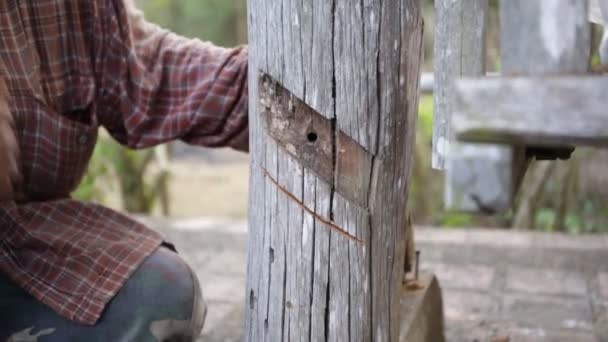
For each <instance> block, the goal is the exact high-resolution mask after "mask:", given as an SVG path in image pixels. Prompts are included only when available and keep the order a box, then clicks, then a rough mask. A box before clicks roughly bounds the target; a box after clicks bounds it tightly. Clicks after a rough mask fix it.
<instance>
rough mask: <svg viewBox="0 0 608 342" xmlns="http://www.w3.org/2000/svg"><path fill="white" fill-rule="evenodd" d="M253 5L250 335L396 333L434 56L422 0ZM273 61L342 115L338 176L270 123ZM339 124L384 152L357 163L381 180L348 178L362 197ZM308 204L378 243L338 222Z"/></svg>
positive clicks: (309, 99)
mask: <svg viewBox="0 0 608 342" xmlns="http://www.w3.org/2000/svg"><path fill="white" fill-rule="evenodd" d="M248 6H249V9H248V11H249V25H250V27H249V32H250V37H249V38H250V40H249V41H250V83H249V92H250V130H251V175H250V177H251V180H250V183H251V187H250V206H249V230H250V234H249V258H248V279H247V290H246V291H247V293H246V294H247V306H246V317H245V320H246V323H245V325H246V326H245V336H246V338H245V339H246V340H248V341H281V340H283V341H291V340H296V341H395V340H397V339H398V336H399V328H400V324H399V323H400V317H399V315H400V306H399V294H400V292H401V281H402V277H403V262H404V257H405V243H404V239H405V229H404V227H405V225H406V220H407V218H406V212H405V206H406V202H407V196H406V194H407V190H408V184H409V182H408V179H409V170H410V166H411V162H412V155H413V154H412V151H413V147H414V137H415V120H416V111H417V106H418V98H417V96H418V83H419V75H420V70H419V67H420V61H421V53H422V47H421V44H422V18H421V13H420V7H419V6H420V4H419V2H418V1H417V0H361V1H352V0H274V1H271V0H250V1H249V4H248ZM260 72H261V73H265V74H268V75H269V76H270V77H272V78H273V79H274V80H276V81H277V82H278V83H280V84H281V85H282V86H283V87H284V88H286V89H287V90H288V91H289V92H290V93H293V94H294V96H296V97H297V98H299V99H302V101H303V102H304V103H305V104H306V105H308V106H309V107H310V108H311V109H312V110H314V111H316V112H318V113H319V114H320V115H321V116H323V117H324V118H325V119H326V120H328V121H330V122H331V127H330V128H331V129H330V137H329V140H330V141H331V142H330V143H329V144H328V146H329V147H328V149H329V154H330V155H331V158H330V159H331V169H330V171H331V172H330V173H329V176H328V177H325V178H323V177H319V175H318V170H317V172H315V170H313V169H310V168H307V167H306V166H305V165H304V164H302V163H301V162H299V161H298V159H297V158H294V157H293V154H292V153H289V152H288V151H286V149H285V148H284V147H283V148H282V147H280V144H278V143H277V141H276V140H275V139H273V138H272V137H271V136H270V135H269V134H268V133H267V131H266V124H265V122H264V121H265V120H264V118H263V116H262V115H261V113H262V111H263V110H262V108H261V106H260V104H259V100H260V98H259V88H258V86H259V85H258V76H259V74H260ZM338 132H343V134H344V135H345V136H348V137H350V139H352V140H353V141H354V142H356V143H357V144H358V145H360V146H361V148H362V149H364V150H365V151H368V152H369V154H370V156H371V158H370V159H371V161H370V162H369V163H367V164H365V163H363V164H361V163H356V164H355V165H358V166H357V167H366V168H367V170H360V172H362V174H368V175H369V176H366V177H368V179H369V181H368V182H367V184H362V183H361V182H354V183H352V184H353V185H348V186H353V187H359V188H357V189H349V191H353V193H356V194H359V195H357V198H355V199H353V198H352V196H348V195H344V196H343V195H342V194H345V193H346V194H347V193H348V192H342V191H337V190H339V189H340V185H339V184H340V182H339V180H340V177H341V175H342V174H344V173H345V172H349V171H350V170H348V168H349V167H352V166H347V167H346V169H345V168H344V167H342V168H341V167H340V165H341V163H340V158H339V157H338V155H339V154H338V153H339V151H341V150H342V149H343V147H344V146H346V143H345V142H344V140H343V139H340V136H341V134H338ZM300 139H304V137H300ZM361 165H364V166H361ZM264 170H267V172H268V175H270V176H272V178H270V177H265V172H264ZM332 178H333V181H331V180H332ZM273 180H276V182H277V183H278V184H279V185H280V186H281V188H283V189H284V190H286V191H287V192H288V193H289V194H292V195H293V196H294V197H295V198H296V199H297V200H298V201H294V200H293V199H291V198H290V196H288V195H287V193H286V192H285V191H282V190H281V188H279V187H277V186H276V184H274V183H273ZM361 194H362V195H361ZM349 197H350V199H349ZM303 206H305V207H306V208H309V209H311V210H313V211H314V212H315V213H316V214H317V215H318V216H319V217H323V218H328V219H329V220H330V221H331V222H333V223H335V224H336V225H337V226H339V227H340V228H342V229H344V230H345V231H346V232H348V234H350V235H352V236H356V237H357V238H358V239H360V240H361V241H363V242H364V243H362V244H361V243H358V242H357V241H354V240H352V239H349V238H347V237H346V236H344V235H343V234H341V233H340V232H337V231H335V230H332V229H330V228H329V227H328V226H327V225H326V224H324V223H323V222H321V221H319V219H318V217H317V216H315V215H311V214H310V213H309V212H308V211H306V210H305V209H304V208H303Z"/></svg>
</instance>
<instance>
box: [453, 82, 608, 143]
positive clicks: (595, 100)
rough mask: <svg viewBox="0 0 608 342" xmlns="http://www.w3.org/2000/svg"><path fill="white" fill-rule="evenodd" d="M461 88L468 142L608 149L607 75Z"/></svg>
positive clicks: (460, 120) (458, 127) (461, 126)
mask: <svg viewBox="0 0 608 342" xmlns="http://www.w3.org/2000/svg"><path fill="white" fill-rule="evenodd" d="M456 89H457V91H456V94H457V109H456V113H455V119H454V129H455V131H456V134H457V135H458V137H459V138H460V139H462V140H464V141H469V142H483V143H501V144H509V145H520V146H521V145H532V146H549V147H567V146H593V147H608V110H607V108H608V77H606V76H587V77H585V76H581V77H577V76H559V77H538V78H528V77H510V78H509V77H505V78H494V79H492V78H486V79H463V80H460V81H459V82H458V84H457V87H456ZM489 109H491V110H489Z"/></svg>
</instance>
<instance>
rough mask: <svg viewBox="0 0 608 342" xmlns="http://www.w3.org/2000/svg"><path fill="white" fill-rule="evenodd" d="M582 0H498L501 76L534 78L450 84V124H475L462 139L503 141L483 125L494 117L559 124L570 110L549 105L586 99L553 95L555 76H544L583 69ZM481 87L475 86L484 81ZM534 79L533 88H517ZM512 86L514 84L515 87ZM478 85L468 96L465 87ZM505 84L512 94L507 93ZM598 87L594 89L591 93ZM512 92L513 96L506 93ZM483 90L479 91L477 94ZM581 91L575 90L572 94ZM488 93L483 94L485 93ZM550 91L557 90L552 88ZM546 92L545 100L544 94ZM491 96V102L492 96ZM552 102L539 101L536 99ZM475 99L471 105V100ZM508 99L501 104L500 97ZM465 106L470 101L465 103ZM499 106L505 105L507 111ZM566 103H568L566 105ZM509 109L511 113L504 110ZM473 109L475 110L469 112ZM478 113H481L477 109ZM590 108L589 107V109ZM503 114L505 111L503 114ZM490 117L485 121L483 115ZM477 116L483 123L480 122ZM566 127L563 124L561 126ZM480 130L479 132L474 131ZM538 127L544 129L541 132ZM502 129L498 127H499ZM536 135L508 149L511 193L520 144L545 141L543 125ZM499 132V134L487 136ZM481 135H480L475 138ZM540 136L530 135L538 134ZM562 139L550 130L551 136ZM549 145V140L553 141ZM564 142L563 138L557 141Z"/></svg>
mask: <svg viewBox="0 0 608 342" xmlns="http://www.w3.org/2000/svg"><path fill="white" fill-rule="evenodd" d="M587 5H588V4H587V1H570V0H539V1H528V0H510V1H502V2H500V18H501V56H502V60H501V61H502V75H503V76H507V77H509V76H514V75H519V76H522V77H524V76H528V77H536V78H535V79H531V80H529V81H526V80H515V81H514V82H516V83H512V84H511V86H512V87H502V86H499V85H498V84H499V83H500V84H501V85H506V84H507V83H509V82H510V81H509V80H508V79H499V80H489V79H480V80H476V81H475V82H480V83H479V84H476V85H474V84H473V81H461V82H460V83H459V85H458V86H457V88H456V92H457V96H458V101H456V103H455V108H454V118H453V125H454V128H455V129H456V130H457V134H459V135H460V133H462V132H463V130H467V131H468V133H471V132H470V131H471V128H472V126H471V124H472V123H473V122H476V123H473V125H474V126H475V129H474V131H475V134H467V139H470V138H471V136H472V135H474V136H475V137H476V138H475V139H474V140H475V141H477V142H486V143H487V142H505V141H504V135H502V134H498V133H499V132H498V131H497V130H494V129H488V128H489V127H491V126H488V125H495V124H496V123H497V122H499V121H500V122H502V123H504V124H505V125H509V126H512V127H527V128H530V129H531V130H533V129H535V128H536V127H538V125H535V123H537V124H538V123H540V122H542V123H543V124H544V126H545V127H555V126H556V125H554V124H560V123H561V124H564V123H565V122H566V120H567V118H564V117H559V118H558V116H560V115H561V116H563V115H564V114H565V115H567V116H570V115H572V113H567V114H566V112H564V111H563V110H555V109H557V107H558V106H560V105H565V103H564V101H565V102H568V99H570V100H571V101H573V102H576V101H579V102H580V103H581V104H582V103H583V102H584V101H586V96H585V95H584V94H583V97H579V98H578V99H577V98H574V97H573V95H572V94H570V95H568V96H567V97H568V99H564V98H562V99H555V98H553V97H552V96H550V95H549V94H550V93H551V92H554V91H553V90H550V89H551V88H552V87H554V85H555V82H554V81H555V79H554V78H553V77H549V76H555V75H560V74H583V73H584V72H586V71H587V67H588V60H589V54H590V25H589V23H588V20H587V16H588V7H587ZM491 84H493V85H494V86H493V87H490V88H487V89H485V90H484V91H482V90H481V88H484V87H485V86H490V85H491ZM531 84H534V85H535V87H537V88H536V89H532V88H530V87H528V88H521V87H525V86H529V85H531ZM515 88H517V89H515ZM473 89H476V90H479V91H478V92H477V94H476V95H474V96H475V99H474V100H473V99H472V98H471V97H470V96H471V95H472V93H471V91H470V90H473ZM492 89H493V90H494V91H496V94H495V96H493V97H492V96H489V92H490V91H491V90H492ZM508 89H512V90H513V93H512V94H508ZM597 91H598V90H596V92H597ZM515 93H517V94H519V96H512V95H514V94H515ZM482 94H483V95H482ZM578 94H579V95H581V93H580V92H579V93H578ZM486 95H488V96H486ZM553 95H557V94H556V93H555V92H554V94H553ZM550 97H551V99H549V98H550ZM493 100H496V101H493ZM543 100H546V101H553V103H551V102H548V103H543V102H542V101H543ZM473 101H478V103H476V104H471V103H472V102H473ZM507 101H509V102H511V103H510V104H506V102H507ZM469 105H471V106H469ZM505 107H510V109H509V110H503V109H506V108H505ZM570 108H571V107H570ZM507 111H510V112H511V114H506V112H507ZM473 112H475V114H473ZM481 112H483V114H480V113H481ZM591 113H593V112H591ZM505 115H507V116H505ZM490 117H491V118H492V119H491V120H490V119H488V120H486V118H490ZM482 121H483V122H482ZM569 128H570V127H563V128H562V130H566V129H569ZM480 132H481V133H482V134H479V133H480ZM543 132H544V133H543ZM502 133H504V131H503V132H502ZM536 133H538V134H534V135H529V138H532V139H525V141H520V143H518V144H517V145H520V146H519V147H515V148H514V149H513V154H512V156H513V157H512V162H511V167H509V168H508V169H507V170H508V172H511V173H512V175H511V177H510V178H511V180H512V184H513V186H512V188H513V191H514V192H515V191H516V190H517V188H518V186H519V184H520V182H521V179H522V178H523V175H524V174H525V170H526V168H527V165H528V163H527V160H526V154H525V147H524V146H521V144H522V143H525V144H529V145H532V146H535V145H541V146H542V145H546V143H547V139H548V136H549V135H551V133H550V132H548V131H547V130H546V129H543V130H541V131H536ZM494 134H497V135H502V138H497V137H494V136H493V135H494ZM481 136H483V138H482V137H481ZM540 137H542V139H536V138H540ZM560 138H562V136H559V135H556V136H554V137H553V138H551V139H553V141H554V142H555V140H558V139H560ZM553 145H554V144H553ZM564 145H568V144H567V143H563V144H560V146H564Z"/></svg>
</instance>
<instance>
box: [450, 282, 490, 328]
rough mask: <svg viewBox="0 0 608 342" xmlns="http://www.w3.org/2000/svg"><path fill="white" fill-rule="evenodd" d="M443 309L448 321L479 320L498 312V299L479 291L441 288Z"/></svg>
mask: <svg viewBox="0 0 608 342" xmlns="http://www.w3.org/2000/svg"><path fill="white" fill-rule="evenodd" d="M443 309H444V314H445V318H446V319H447V320H448V321H449V320H460V321H463V320H466V321H475V320H477V321H481V320H483V319H485V318H488V317H492V316H496V315H497V314H498V313H499V309H500V301H499V300H498V299H497V298H494V297H492V296H490V295H488V294H484V293H480V292H475V291H465V290H455V289H449V288H443Z"/></svg>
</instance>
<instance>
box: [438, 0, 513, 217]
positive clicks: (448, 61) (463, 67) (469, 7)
mask: <svg viewBox="0 0 608 342" xmlns="http://www.w3.org/2000/svg"><path fill="white" fill-rule="evenodd" d="M435 6H436V13H437V18H438V22H437V26H436V31H437V32H436V35H435V54H436V56H435V75H436V78H437V82H436V83H435V87H434V88H435V89H434V90H435V94H434V95H435V113H434V117H435V119H434V123H433V133H434V135H433V167H434V168H438V169H445V170H446V172H445V186H444V204H445V207H446V209H448V210H457V211H473V212H479V211H493V212H496V211H504V210H507V209H508V208H509V204H510V202H511V197H512V196H511V179H510V174H509V173H508V172H504V170H505V169H504V168H505V167H507V169H508V167H509V165H510V163H511V153H510V150H509V149H507V148H505V147H503V146H491V145H487V146H481V145H479V144H477V145H467V144H462V143H459V142H457V141H453V140H454V137H453V136H452V135H453V133H452V129H451V121H452V115H453V110H454V101H455V99H454V84H455V81H456V80H457V79H458V78H459V77H461V76H481V75H485V73H486V67H485V57H486V56H485V53H486V49H485V40H486V34H485V32H486V26H487V20H488V18H487V11H488V2H487V0H475V1H456V2H454V1H449V0H440V1H436V3H435Z"/></svg>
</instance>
